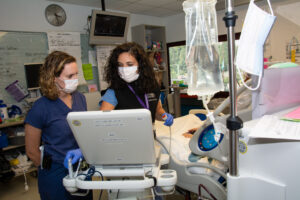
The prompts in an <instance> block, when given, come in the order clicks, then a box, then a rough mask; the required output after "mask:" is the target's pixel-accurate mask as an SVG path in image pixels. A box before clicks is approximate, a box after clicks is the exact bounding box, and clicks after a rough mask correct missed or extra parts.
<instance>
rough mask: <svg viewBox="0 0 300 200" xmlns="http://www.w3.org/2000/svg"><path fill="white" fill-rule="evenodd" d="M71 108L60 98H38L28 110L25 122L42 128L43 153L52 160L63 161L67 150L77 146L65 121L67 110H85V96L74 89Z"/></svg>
mask: <svg viewBox="0 0 300 200" xmlns="http://www.w3.org/2000/svg"><path fill="white" fill-rule="evenodd" d="M72 99H73V103H72V109H70V108H69V107H68V106H67V105H66V104H65V103H64V102H63V101H62V100H61V99H60V98H58V99H56V100H50V99H48V98H46V97H44V96H43V97H41V98H40V99H38V100H37V101H36V102H35V103H34V105H33V107H32V108H31V109H30V111H29V112H28V114H27V116H26V119H25V123H27V124H30V125H31V126H33V127H35V128H38V129H41V130H42V142H43V143H44V148H45V149H44V151H45V154H48V155H51V156H52V160H53V161H54V162H58V163H63V160H64V158H65V155H66V153H67V151H69V150H71V149H76V148H78V144H77V142H76V140H75V138H74V136H73V133H72V131H71V129H70V127H69V125H68V122H67V119H66V118H67V115H68V113H69V112H74V111H86V110H87V105H86V100H85V97H84V96H83V95H82V94H81V93H79V92H77V91H75V92H74V93H73V94H72Z"/></svg>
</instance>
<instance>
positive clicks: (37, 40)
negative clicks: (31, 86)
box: [0, 31, 98, 104]
mask: <svg viewBox="0 0 300 200" xmlns="http://www.w3.org/2000/svg"><path fill="white" fill-rule="evenodd" d="M80 39H81V57H82V58H81V59H82V63H88V51H89V50H94V47H92V46H90V45H89V44H88V35H87V34H81V35H80ZM48 49H49V48H48V40H47V34H46V33H43V32H1V31H0V99H2V100H4V102H5V103H6V104H17V102H16V101H15V100H14V99H13V97H11V96H10V94H9V93H7V91H6V90H5V87H6V86H8V85H9V84H10V83H12V82H14V81H15V80H19V83H20V84H21V85H22V86H23V87H24V88H27V85H26V80H25V70H24V63H43V62H44V59H45V57H46V56H47V55H48ZM93 71H94V70H93ZM94 73H97V72H94ZM94 77H95V80H90V81H87V82H88V84H93V83H94V84H97V85H98V77H97V76H94Z"/></svg>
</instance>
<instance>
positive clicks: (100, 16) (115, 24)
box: [89, 10, 130, 45]
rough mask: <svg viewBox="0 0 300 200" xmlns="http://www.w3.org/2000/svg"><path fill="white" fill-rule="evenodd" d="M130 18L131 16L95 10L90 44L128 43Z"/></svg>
mask: <svg viewBox="0 0 300 200" xmlns="http://www.w3.org/2000/svg"><path fill="white" fill-rule="evenodd" d="M129 18H130V17H129V14H124V13H115V12H107V11H101V10H93V11H92V21H91V27H90V41H89V43H90V44H91V45H107V44H121V43H124V42H126V40H127V31H128V26H129Z"/></svg>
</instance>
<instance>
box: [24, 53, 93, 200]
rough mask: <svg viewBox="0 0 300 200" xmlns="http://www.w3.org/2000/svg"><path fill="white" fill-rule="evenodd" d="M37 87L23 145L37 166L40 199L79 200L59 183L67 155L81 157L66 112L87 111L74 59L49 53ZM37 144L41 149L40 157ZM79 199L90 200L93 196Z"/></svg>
mask: <svg viewBox="0 0 300 200" xmlns="http://www.w3.org/2000/svg"><path fill="white" fill-rule="evenodd" d="M39 85H40V89H41V92H42V94H43V96H42V97H41V98H40V99H38V100H37V101H36V102H35V103H34V105H33V107H32V108H31V109H30V111H29V112H28V114H27V116H26V119H25V144H26V153H27V155H28V157H29V158H30V159H31V160H32V161H33V163H34V165H35V166H37V167H38V186H39V193H40V197H41V199H42V200H43V199H78V197H76V196H71V195H70V194H69V193H68V192H67V191H66V190H65V188H64V186H63V184H62V179H63V178H64V177H65V176H66V175H67V174H68V170H67V169H66V168H65V167H64V158H65V157H66V154H67V152H68V155H69V157H74V158H75V157H76V158H77V157H82V155H81V153H80V151H79V149H78V148H79V147H78V144H77V142H76V140H75V138H74V136H73V133H72V131H71V129H70V127H69V125H68V123H67V120H66V117H67V114H68V113H69V112H73V111H86V110H87V105H86V100H85V97H84V96H83V95H82V94H81V93H79V92H77V91H76V89H77V85H78V68H77V64H76V59H75V58H74V57H73V56H71V55H69V54H67V53H64V52H61V51H54V52H52V53H51V54H49V55H48V56H47V57H46V59H45V62H44V64H43V66H42V68H41V70H40V80H39ZM40 145H43V148H44V151H43V158H41V151H40ZM71 149H75V150H73V151H70V150H71ZM73 160H74V161H76V160H77V159H73ZM81 199H92V195H91V194H89V195H87V196H85V197H81Z"/></svg>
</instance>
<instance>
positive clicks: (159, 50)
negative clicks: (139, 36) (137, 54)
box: [145, 49, 165, 52]
mask: <svg viewBox="0 0 300 200" xmlns="http://www.w3.org/2000/svg"><path fill="white" fill-rule="evenodd" d="M145 51H146V52H165V50H163V49H145Z"/></svg>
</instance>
